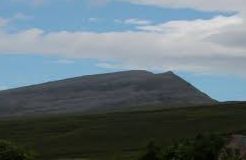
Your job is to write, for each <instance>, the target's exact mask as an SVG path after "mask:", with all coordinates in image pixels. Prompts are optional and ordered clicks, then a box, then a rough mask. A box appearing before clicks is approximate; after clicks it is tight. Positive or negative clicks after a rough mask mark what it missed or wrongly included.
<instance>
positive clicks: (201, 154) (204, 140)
mask: <svg viewBox="0 0 246 160" xmlns="http://www.w3.org/2000/svg"><path fill="white" fill-rule="evenodd" d="M224 145H225V139H224V138H223V137H221V136H218V135H201V134H199V135H197V136H196V137H195V138H194V139H184V140H181V141H179V142H177V143H175V144H174V145H172V146H170V147H168V148H167V149H166V151H165V152H164V160H173V159H175V160H218V157H219V155H220V152H221V150H222V148H223V147H224Z"/></svg>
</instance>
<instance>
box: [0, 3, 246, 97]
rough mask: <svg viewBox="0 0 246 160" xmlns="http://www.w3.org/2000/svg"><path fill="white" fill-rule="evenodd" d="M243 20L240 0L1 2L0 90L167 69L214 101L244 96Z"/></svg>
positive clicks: (245, 39) (245, 42) (244, 14)
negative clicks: (87, 76) (92, 76)
mask: <svg viewBox="0 0 246 160" xmlns="http://www.w3.org/2000/svg"><path fill="white" fill-rule="evenodd" d="M245 20H246V1H245V0H206V1H205V0H175V1H174V0H1V1H0V90H5V89H9V88H16V87H21V86H26V85H32V84H38V83H43V82H48V81H54V80H59V79H64V78H70V77H76V76H82V75H89V74H97V73H107V72H116V71H123V70H132V69H135V70H149V71H152V72H154V73H161V72H166V71H170V70H171V71H174V72H175V73H176V74H178V75H179V76H181V77H182V78H184V79H185V80H187V81H189V82H190V83H192V84H193V85H195V86H196V87H197V88H199V89H200V90H202V91H203V92H206V93H207V94H208V95H209V96H211V97H213V98H215V99H217V100H219V101H232V100H241V101H243V100H246V63H245V62H246V22H245Z"/></svg>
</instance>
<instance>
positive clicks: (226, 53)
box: [0, 16, 246, 76]
mask: <svg viewBox="0 0 246 160" xmlns="http://www.w3.org/2000/svg"><path fill="white" fill-rule="evenodd" d="M243 25H244V20H243V19H242V18H240V17H239V16H231V17H224V16H218V17H215V18H213V19H209V20H202V19H199V20H192V21H170V22H167V23H164V24H159V25H150V26H141V27H139V29H141V30H139V31H137V32H133V31H129V32H106V33H93V32H82V31H81V32H67V31H63V32H45V31H43V30H40V29H29V30H25V31H20V32H16V33H7V32H5V31H3V30H2V31H1V30H0V53H12V54H21V53H30V54H46V55H59V56H60V57H63V58H64V59H67V58H68V59H72V58H75V59H76V58H90V59H91V58H95V59H98V60H102V61H104V62H105V61H106V62H107V61H114V62H119V63H118V64H115V63H114V64H111V63H107V64H106V63H104V64H98V66H101V67H117V68H126V69H130V68H134V69H152V70H159V71H161V70H162V71H163V70H179V71H190V72H199V73H213V72H215V73H223V74H228V73H235V74H238V75H244V76H246V70H245V68H246V63H245V61H246V54H245V53H246V48H245V47H241V45H240V46H236V45H228V44H227V43H231V42H226V43H225V42H223V41H221V39H223V38H218V39H216V38H217V37H220V36H221V35H224V34H228V37H230V36H233V35H234V33H233V32H232V31H234V30H235V29H237V28H242V30H243V31H245V29H244V27H242V26H243ZM230 34H233V35H230ZM238 36H240V35H238ZM234 39H237V37H234ZM234 41H235V40H234Z"/></svg>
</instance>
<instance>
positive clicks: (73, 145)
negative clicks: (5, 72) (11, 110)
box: [0, 103, 246, 160]
mask: <svg viewBox="0 0 246 160" xmlns="http://www.w3.org/2000/svg"><path fill="white" fill-rule="evenodd" d="M204 132H219V133H246V104H243V103H242V104H230V105H229V104H227V105H217V106H210V107H193V108H183V109H166V110H158V111H145V112H144V111H142V112H128V113H110V114H101V115H100V114H98V115H79V114H76V115H71V114H70V115H59V116H58V115H57V116H46V117H39V118H37V117H36V118H25V119H23V118H22V119H21V118H18V119H16V118H15V119H1V120H0V139H7V140H10V141H14V142H16V143H17V144H20V145H22V146H25V147H27V148H29V149H32V150H35V151H37V152H38V153H39V155H40V159H44V160H49V159H59V158H87V157H89V158H90V159H103V160H104V159H105V160H110V159H114V158H117V159H127V160H130V159H132V158H133V157H135V156H136V155H138V154H139V152H141V150H142V149H143V147H144V146H145V145H146V143H147V142H149V141H150V140H155V141H156V142H157V143H159V144H160V145H162V146H163V147H165V146H167V145H168V144H170V143H171V142H172V141H173V140H177V139H180V138H183V137H192V136H194V135H196V134H197V133H204Z"/></svg>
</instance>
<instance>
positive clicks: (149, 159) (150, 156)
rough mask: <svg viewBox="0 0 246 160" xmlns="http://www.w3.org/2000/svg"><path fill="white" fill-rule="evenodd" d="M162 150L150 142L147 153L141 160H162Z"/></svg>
mask: <svg viewBox="0 0 246 160" xmlns="http://www.w3.org/2000/svg"><path fill="white" fill-rule="evenodd" d="M161 159H162V157H161V150H160V148H159V147H157V146H156V145H155V143H154V142H150V143H149V144H148V146H147V148H146V151H145V153H144V154H143V156H141V158H139V160H161Z"/></svg>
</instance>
